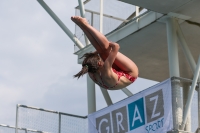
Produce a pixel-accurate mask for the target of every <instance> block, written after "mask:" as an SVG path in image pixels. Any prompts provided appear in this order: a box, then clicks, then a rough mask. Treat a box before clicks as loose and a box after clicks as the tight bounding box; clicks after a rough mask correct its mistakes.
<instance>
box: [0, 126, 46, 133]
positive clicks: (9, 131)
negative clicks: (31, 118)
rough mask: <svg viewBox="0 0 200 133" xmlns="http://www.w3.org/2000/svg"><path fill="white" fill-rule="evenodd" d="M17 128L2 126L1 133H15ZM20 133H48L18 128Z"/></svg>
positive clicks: (0, 127)
mask: <svg viewBox="0 0 200 133" xmlns="http://www.w3.org/2000/svg"><path fill="white" fill-rule="evenodd" d="M15 130H16V128H15V127H14V126H9V125H4V124H0V133H15ZM18 132H19V133H48V132H43V131H37V130H33V129H27V128H18Z"/></svg>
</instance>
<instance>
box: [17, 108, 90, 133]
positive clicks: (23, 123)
mask: <svg viewBox="0 0 200 133" xmlns="http://www.w3.org/2000/svg"><path fill="white" fill-rule="evenodd" d="M22 127H23V128H26V129H34V130H38V131H42V132H48V133H87V128H88V126H87V116H78V115H73V114H68V113H63V112H58V111H53V110H47V109H42V108H36V107H31V106H26V105H19V104H18V105H17V109H16V128H15V133H21V132H19V131H20V129H21V128H22Z"/></svg>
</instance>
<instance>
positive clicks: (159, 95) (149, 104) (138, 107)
mask: <svg viewBox="0 0 200 133" xmlns="http://www.w3.org/2000/svg"><path fill="white" fill-rule="evenodd" d="M164 113H165V112H164V100H163V91H162V89H160V90H158V91H156V92H154V93H152V94H149V95H147V96H145V97H142V98H140V99H138V100H136V101H133V102H132V103H129V104H128V105H127V106H124V107H121V108H118V109H116V110H114V111H112V112H109V113H107V114H105V115H103V116H100V117H98V118H96V128H97V130H98V132H99V133H126V132H128V131H132V130H135V129H137V128H139V127H141V126H144V125H146V124H147V126H146V127H145V129H146V131H147V133H149V132H150V131H156V130H157V129H159V128H162V127H163V120H164ZM148 123H150V125H148ZM152 123H153V124H152Z"/></svg>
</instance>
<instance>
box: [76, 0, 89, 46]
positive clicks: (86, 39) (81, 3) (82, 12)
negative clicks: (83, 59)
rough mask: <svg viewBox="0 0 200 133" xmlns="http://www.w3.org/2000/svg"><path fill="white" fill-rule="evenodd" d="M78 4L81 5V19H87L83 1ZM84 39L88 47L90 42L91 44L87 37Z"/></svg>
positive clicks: (80, 0)
mask: <svg viewBox="0 0 200 133" xmlns="http://www.w3.org/2000/svg"><path fill="white" fill-rule="evenodd" d="M78 3H79V7H80V13H81V17H83V18H85V8H84V4H83V1H82V0H78ZM84 37H85V43H86V45H89V44H90V42H89V40H88V38H87V37H86V35H84Z"/></svg>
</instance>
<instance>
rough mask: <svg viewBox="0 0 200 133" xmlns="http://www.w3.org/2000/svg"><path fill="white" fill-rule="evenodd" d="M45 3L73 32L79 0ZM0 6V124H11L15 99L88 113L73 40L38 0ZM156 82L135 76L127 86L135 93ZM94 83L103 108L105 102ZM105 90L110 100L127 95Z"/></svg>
mask: <svg viewBox="0 0 200 133" xmlns="http://www.w3.org/2000/svg"><path fill="white" fill-rule="evenodd" d="M46 3H47V4H48V5H49V6H50V7H51V9H52V10H53V11H54V12H55V13H56V14H57V15H58V17H59V18H60V19H61V20H62V21H63V22H64V23H65V24H66V26H67V27H68V28H69V29H70V30H71V31H72V32H73V33H74V31H75V25H74V23H73V22H72V21H71V20H70V17H71V16H73V15H74V14H75V10H74V7H76V6H77V5H78V1H74V0H73V1H70V2H69V0H59V1H55V0H48V1H46ZM0 10H1V11H0V16H1V17H0V26H1V30H0V124H7V125H14V124H15V111H16V104H24V105H29V106H35V107H41V108H45V109H50V110H56V111H61V112H66V113H72V114H77V115H87V91H86V76H84V77H83V78H80V79H79V80H77V79H74V78H73V75H74V74H75V73H77V72H78V71H79V70H80V69H81V65H78V64H77V56H75V55H74V54H73V53H74V44H73V42H72V41H71V40H70V39H69V38H68V36H67V35H66V34H65V33H64V32H63V31H62V30H61V28H60V27H59V26H58V25H57V24H56V23H55V22H54V21H53V20H52V18H51V17H50V16H49V15H48V14H47V13H46V11H45V10H44V9H43V8H42V7H41V6H40V5H39V3H38V2H37V1H36V0H20V1H16V0H2V1H1V4H0ZM155 83H157V82H153V81H149V80H145V79H141V78H139V79H138V80H137V81H136V82H135V83H134V84H132V85H131V86H129V87H128V88H129V89H130V90H131V91H132V92H133V93H136V92H138V91H141V90H143V89H145V88H147V87H149V86H151V85H153V84H155ZM96 88H97V89H96V94H97V109H101V108H103V107H106V104H105V101H104V99H103V97H102V94H101V91H100V90H99V87H98V86H96ZM109 93H110V95H111V98H112V100H113V102H117V101H119V100H121V99H124V98H126V95H125V94H123V93H122V92H121V91H120V90H118V91H111V92H110V91H109Z"/></svg>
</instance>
